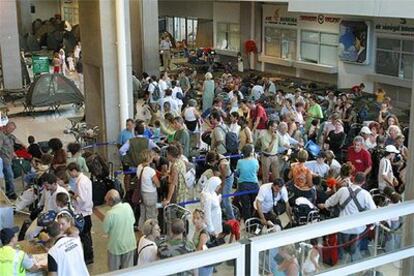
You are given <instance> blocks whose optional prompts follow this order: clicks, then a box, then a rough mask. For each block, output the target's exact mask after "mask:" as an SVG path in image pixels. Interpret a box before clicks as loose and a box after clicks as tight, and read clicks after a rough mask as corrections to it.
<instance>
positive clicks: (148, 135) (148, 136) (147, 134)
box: [144, 128, 152, 139]
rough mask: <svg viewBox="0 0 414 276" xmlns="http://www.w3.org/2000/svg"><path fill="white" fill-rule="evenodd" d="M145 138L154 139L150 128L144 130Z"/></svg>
mask: <svg viewBox="0 0 414 276" xmlns="http://www.w3.org/2000/svg"><path fill="white" fill-rule="evenodd" d="M144 137H147V138H148V139H151V137H152V132H151V130H150V129H149V128H145V130H144Z"/></svg>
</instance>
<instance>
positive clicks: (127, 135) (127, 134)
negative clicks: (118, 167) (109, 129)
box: [118, 129, 134, 145]
mask: <svg viewBox="0 0 414 276" xmlns="http://www.w3.org/2000/svg"><path fill="white" fill-rule="evenodd" d="M131 138H134V132H132V131H129V130H128V129H124V130H122V131H121V133H120V134H119V137H118V144H119V145H123V144H125V143H126V141H128V140H129V139H131Z"/></svg>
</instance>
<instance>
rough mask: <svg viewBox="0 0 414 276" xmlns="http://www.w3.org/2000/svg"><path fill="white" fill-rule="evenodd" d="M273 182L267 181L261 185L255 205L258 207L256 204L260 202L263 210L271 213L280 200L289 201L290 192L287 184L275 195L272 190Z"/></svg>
mask: <svg viewBox="0 0 414 276" xmlns="http://www.w3.org/2000/svg"><path fill="white" fill-rule="evenodd" d="M272 185H273V183H267V184H263V185H262V186H260V189H259V193H258V194H257V196H256V200H255V204H254V207H255V209H257V207H256V204H258V203H259V202H260V204H261V206H262V212H263V213H264V214H265V213H269V212H270V211H272V210H273V206H276V204H277V202H278V201H279V200H281V199H282V200H283V201H284V202H288V200H289V198H288V192H287V189H286V187H285V186H283V187H282V189H281V190H280V192H279V193H277V194H276V195H274V193H273V190H272Z"/></svg>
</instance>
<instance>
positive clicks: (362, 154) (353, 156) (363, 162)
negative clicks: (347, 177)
mask: <svg viewBox="0 0 414 276" xmlns="http://www.w3.org/2000/svg"><path fill="white" fill-rule="evenodd" d="M347 159H348V161H350V162H351V163H352V165H354V167H355V173H357V172H365V171H366V170H367V169H368V168H369V167H371V166H372V160H371V154H370V153H369V151H367V150H366V149H361V150H360V151H359V152H355V150H354V146H351V147H349V148H348V158H347Z"/></svg>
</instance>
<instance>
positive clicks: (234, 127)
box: [229, 123, 241, 137]
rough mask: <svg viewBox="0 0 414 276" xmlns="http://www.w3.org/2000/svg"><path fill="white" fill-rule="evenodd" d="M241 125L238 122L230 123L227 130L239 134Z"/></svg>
mask: <svg viewBox="0 0 414 276" xmlns="http://www.w3.org/2000/svg"><path fill="white" fill-rule="evenodd" d="M240 129H241V126H240V125H239V124H237V123H236V124H230V127H229V131H230V132H234V133H236V134H237V137H239V135H240Z"/></svg>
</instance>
